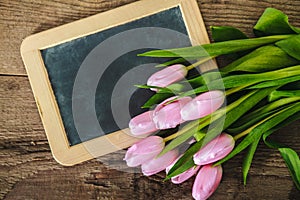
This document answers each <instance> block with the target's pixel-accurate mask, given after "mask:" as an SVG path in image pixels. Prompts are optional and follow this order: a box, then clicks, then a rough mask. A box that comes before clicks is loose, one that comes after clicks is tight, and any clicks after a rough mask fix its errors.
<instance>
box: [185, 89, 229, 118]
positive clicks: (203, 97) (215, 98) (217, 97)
mask: <svg viewBox="0 0 300 200" xmlns="http://www.w3.org/2000/svg"><path fill="white" fill-rule="evenodd" d="M224 100H225V95H224V93H223V92H222V91H218V90H214V91H209V92H205V93H203V94H200V95H198V96H197V97H195V98H194V99H193V100H192V101H190V102H189V103H187V104H186V105H185V106H184V107H183V108H182V110H181V117H182V119H183V120H185V121H187V120H194V119H199V118H201V117H205V116H206V115H209V114H211V113H213V112H214V111H216V110H217V109H218V108H220V107H221V106H222V104H223V103H224Z"/></svg>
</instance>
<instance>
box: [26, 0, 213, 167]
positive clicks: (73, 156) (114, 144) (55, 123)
mask: <svg viewBox="0 0 300 200" xmlns="http://www.w3.org/2000/svg"><path fill="white" fill-rule="evenodd" d="M176 6H179V7H180V9H181V11H182V14H183V18H184V22H185V24H186V27H187V31H188V34H189V37H190V39H191V42H192V44H193V45H198V44H205V43H209V39H208V36H207V32H206V29H205V26H204V23H203V20H202V17H201V14H200V10H199V8H198V4H197V2H196V1H195V0H143V1H138V2H135V3H131V4H128V5H125V6H122V7H119V8H116V9H113V10H109V11H106V12H103V13H99V14H96V15H94V16H91V17H88V18H85V19H82V20H78V21H75V22H72V23H69V24H66V25H63V26H59V27H56V28H53V29H50V30H47V31H44V32H41V33H37V34H34V35H31V36H29V37H27V38H25V39H24V41H23V42H22V45H21V55H22V58H23V62H24V64H25V68H26V71H27V74H28V77H29V81H30V84H31V87H32V90H33V94H34V97H35V100H36V103H37V106H38V110H39V113H40V116H41V119H42V122H43V125H44V128H45V132H46V135H47V139H48V141H49V145H50V148H51V151H52V154H53V157H54V158H55V160H56V161H57V162H59V163H60V164H62V165H67V166H70V165H74V164H77V163H80V162H83V161H86V160H90V159H92V158H95V157H98V156H101V155H105V154H107V153H111V152H114V151H117V150H119V149H122V148H126V147H128V146H130V145H132V144H133V143H134V142H136V141H138V140H139V139H140V138H135V137H132V136H130V134H128V133H129V130H128V129H125V130H120V131H117V132H114V133H111V134H108V135H105V136H102V137H99V138H95V139H92V140H89V141H86V142H83V143H80V144H77V145H74V146H69V142H68V139H67V135H66V133H65V129H64V126H63V122H62V119H61V116H60V112H59V109H58V105H57V102H56V100H55V99H56V98H55V96H54V93H53V91H52V88H51V84H50V81H49V79H48V75H47V71H46V69H45V66H44V62H43V59H42V57H41V53H40V50H42V49H46V48H49V47H51V46H55V45H57V44H60V43H64V42H67V41H70V40H73V39H76V38H80V37H83V36H86V35H90V34H93V33H96V32H99V31H103V30H105V29H108V28H111V27H115V26H118V25H121V24H125V23H127V22H130V21H134V20H136V19H140V18H143V17H146V16H149V15H152V14H155V13H158V12H160V11H163V10H167V9H170V8H173V7H176ZM100 19H105V20H100ZM95 22H97V23H95ZM208 65H211V63H210V64H209V63H208ZM210 67H211V66H208V68H210ZM86 147H88V149H87V148H86ZM99 148H101V149H102V151H101V152H100V151H99ZM103 149H104V151H103Z"/></svg>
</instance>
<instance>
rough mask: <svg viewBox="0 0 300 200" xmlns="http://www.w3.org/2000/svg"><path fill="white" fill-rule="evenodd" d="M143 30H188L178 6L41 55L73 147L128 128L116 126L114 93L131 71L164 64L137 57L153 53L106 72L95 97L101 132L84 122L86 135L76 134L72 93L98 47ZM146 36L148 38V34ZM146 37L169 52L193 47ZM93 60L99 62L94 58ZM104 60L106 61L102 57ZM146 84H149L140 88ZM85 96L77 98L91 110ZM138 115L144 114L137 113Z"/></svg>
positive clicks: (133, 55) (132, 55) (129, 57)
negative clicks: (112, 37)
mask: <svg viewBox="0 0 300 200" xmlns="http://www.w3.org/2000/svg"><path fill="white" fill-rule="evenodd" d="M142 27H160V28H166V29H171V30H175V31H178V32H180V33H183V34H185V35H187V30H186V27H185V23H184V21H183V18H182V14H181V11H180V8H179V6H177V7H174V8H171V9H168V10H165V11H161V12H159V13H156V14H153V15H150V16H147V17H143V18H141V19H138V20H135V21H132V22H129V23H126V24H123V25H120V26H117V27H113V28H110V29H108V30H104V31H101V32H99V33H94V34H92V35H89V36H85V37H82V38H78V39H75V40H72V41H69V42H66V43H64V44H60V45H56V46H54V47H51V48H47V49H44V50H42V51H41V53H42V57H43V60H44V63H45V66H46V69H47V72H48V76H49V80H50V82H51V86H52V89H53V92H54V94H55V97H56V101H57V104H58V107H59V110H60V115H61V117H62V119H63V123H64V127H65V131H66V133H67V137H68V140H69V143H70V145H76V144H78V143H81V142H84V141H87V140H89V139H93V138H95V137H99V136H101V135H103V134H109V133H112V132H115V131H117V130H120V129H124V128H127V126H126V125H128V122H129V120H130V119H128V118H127V119H124V122H125V124H122V126H121V127H119V126H118V125H117V123H116V122H115V119H114V117H113V114H112V110H111V106H112V105H111V97H112V92H113V89H114V87H115V85H116V83H117V81H118V80H119V79H120V78H121V77H122V75H123V74H124V73H126V72H127V71H129V70H130V69H132V68H134V67H138V66H139V65H142V64H147V63H161V62H163V61H164V60H163V59H153V58H145V57H138V56H137V54H139V53H143V52H145V51H147V50H150V49H138V50H135V51H131V52H128V53H127V54H125V55H120V57H119V58H117V59H116V60H115V61H113V63H111V64H110V66H108V67H107V68H106V71H105V72H104V73H103V74H102V76H101V77H100V81H99V83H98V87H97V91H96V94H95V102H96V103H95V109H96V113H97V119H98V121H99V124H100V127H101V128H102V130H97V129H96V128H95V127H91V126H89V123H88V122H86V121H85V122H82V123H86V125H83V126H84V127H85V131H84V130H81V131H82V132H81V134H80V136H79V135H78V131H77V130H76V127H75V125H74V120H73V113H72V92H73V86H74V81H75V78H76V75H77V72H78V70H79V68H80V66H81V64H82V62H83V61H84V59H85V58H86V57H87V55H88V54H89V53H90V52H91V51H92V50H93V49H94V48H95V47H96V46H97V45H98V44H100V43H101V42H103V41H104V40H106V39H107V38H109V37H111V36H113V35H116V34H118V33H121V32H124V31H126V30H132V29H136V28H142ZM157 31H159V29H157ZM145 32H146V34H147V31H145ZM149 34H151V33H149ZM144 37H145V40H147V39H148V38H151V40H152V42H153V43H154V44H159V45H160V46H164V47H166V48H174V47H185V46H190V45H191V43H190V41H188V40H187V39H186V38H184V39H183V38H181V40H174V39H173V38H172V39H170V40H162V39H161V38H153V37H151V35H145V36H144ZM187 38H188V37H187ZM164 39H165V38H164ZM155 40H156V41H155ZM123 42H124V45H136V44H132V42H135V41H130V42H129V41H128V40H124V41H123ZM121 45H122V44H121ZM93 58H94V59H96V58H95V57H93ZM102 59H106V58H105V57H102ZM98 61H99V60H98ZM98 61H97V60H95V61H90V62H93V63H94V64H96V65H97V64H98V65H99V67H101V63H97V62H98ZM154 66H155V64H152V65H150V66H148V70H146V69H145V74H148V76H150V75H151V72H153V71H154ZM145 81H146V80H145ZM145 83H146V82H143V83H140V84H145ZM132 90H136V87H134V85H131V87H130V88H128V89H127V90H124V91H123V92H122V93H120V94H119V95H120V96H122V95H123V96H125V95H126V96H128V93H129V92H131V91H132ZM144 91H145V90H144ZM86 92H87V91H86V90H84V89H81V91H78V95H79V97H76V96H75V97H74V98H80V101H81V102H82V106H86V107H88V106H89V105H85V102H89V100H88V99H86V96H88V95H85V93H86ZM147 97H149V95H146V94H142V93H140V95H139V96H136V97H135V99H133V98H132V100H133V101H136V100H139V99H140V98H142V100H144V99H145V100H146V98H147ZM116 103H118V104H120V105H122V104H124V102H122V101H116ZM132 103H134V102H132ZM124 106H126V105H124ZM139 106H141V105H137V108H138V107H139ZM132 109H134V107H132V108H131V110H130V111H132ZM124 110H126V109H124ZM136 112H142V111H138V110H136ZM131 114H132V115H137V114H139V113H135V112H133V113H131ZM79 123H80V122H79Z"/></svg>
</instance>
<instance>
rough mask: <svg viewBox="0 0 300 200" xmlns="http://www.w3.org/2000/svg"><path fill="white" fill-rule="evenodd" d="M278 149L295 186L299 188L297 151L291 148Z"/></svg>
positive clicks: (299, 173)
mask: <svg viewBox="0 0 300 200" xmlns="http://www.w3.org/2000/svg"><path fill="white" fill-rule="evenodd" d="M278 150H279V152H280V154H281V156H282V158H283V159H284V161H285V164H286V165H287V167H288V169H289V171H290V174H291V176H292V178H293V180H294V183H295V185H296V187H297V188H298V190H300V167H299V166H300V159H299V156H298V154H297V152H295V151H294V150H293V149H291V148H279V149H278Z"/></svg>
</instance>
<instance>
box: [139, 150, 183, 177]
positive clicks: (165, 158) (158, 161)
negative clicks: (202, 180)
mask: <svg viewBox="0 0 300 200" xmlns="http://www.w3.org/2000/svg"><path fill="white" fill-rule="evenodd" d="M177 157H178V151H177V150H172V151H169V152H167V153H165V154H164V155H162V156H160V157H158V158H154V159H152V160H150V161H149V162H146V163H144V164H142V172H143V174H144V175H145V176H151V175H153V174H156V173H158V172H160V171H163V170H164V169H166V168H167V167H168V166H169V165H170V164H171V163H172V162H173V161H174V160H176V158H177Z"/></svg>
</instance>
